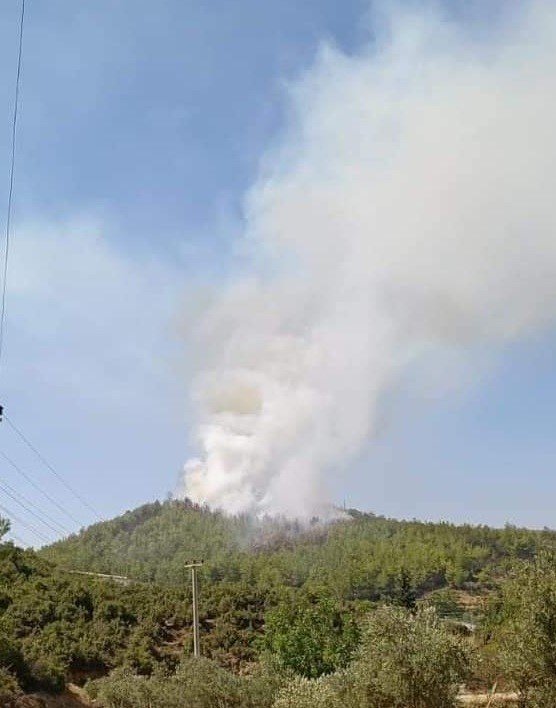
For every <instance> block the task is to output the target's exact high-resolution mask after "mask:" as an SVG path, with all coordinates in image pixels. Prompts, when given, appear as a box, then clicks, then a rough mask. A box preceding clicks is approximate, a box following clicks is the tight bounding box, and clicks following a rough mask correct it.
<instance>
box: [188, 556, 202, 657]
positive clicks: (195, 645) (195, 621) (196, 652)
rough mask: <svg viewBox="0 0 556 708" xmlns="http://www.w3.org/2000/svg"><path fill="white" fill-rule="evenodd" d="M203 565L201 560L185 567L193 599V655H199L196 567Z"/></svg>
mask: <svg viewBox="0 0 556 708" xmlns="http://www.w3.org/2000/svg"><path fill="white" fill-rule="evenodd" d="M202 565H203V561H202V560H200V561H193V562H192V563H188V564H187V565H186V566H185V567H186V568H191V595H192V599H193V656H201V645H200V641H199V585H198V583H197V568H200V567H201V566H202Z"/></svg>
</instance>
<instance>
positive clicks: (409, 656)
mask: <svg viewBox="0 0 556 708" xmlns="http://www.w3.org/2000/svg"><path fill="white" fill-rule="evenodd" d="M469 664H470V655H469V651H468V650H467V648H466V646H465V644H464V643H463V642H462V640H461V639H459V638H457V637H454V636H453V635H452V634H450V632H449V631H448V630H447V629H446V628H445V627H444V626H443V624H442V623H441V621H440V620H439V619H438V617H437V615H436V613H435V611H434V609H432V608H420V609H418V610H417V611H416V612H415V613H414V614H413V613H411V612H409V611H407V610H405V609H403V608H394V607H384V608H380V609H378V610H377V611H376V612H374V613H373V614H372V615H371V616H370V617H369V620H368V623H367V626H366V627H365V630H364V632H363V636H362V642H361V647H360V649H359V652H358V654H357V657H356V659H355V660H354V661H353V662H352V663H351V664H350V666H348V667H347V668H346V669H345V670H343V671H339V672H337V673H335V674H332V675H330V676H323V677H321V678H319V679H317V680H312V681H311V680H307V679H297V680H296V681H295V682H293V683H291V684H290V685H289V686H287V687H286V688H284V689H283V690H282V691H281V692H280V694H279V696H278V698H277V700H276V702H275V708H305V707H306V708H309V707H310V708H450V707H451V706H455V699H456V695H457V689H458V684H459V683H461V681H462V680H463V679H464V678H465V676H466V675H467V672H468V670H469Z"/></svg>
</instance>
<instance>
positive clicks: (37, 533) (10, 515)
mask: <svg viewBox="0 0 556 708" xmlns="http://www.w3.org/2000/svg"><path fill="white" fill-rule="evenodd" d="M0 509H2V511H3V512H4V513H5V514H7V515H8V518H9V519H10V520H11V519H15V520H16V521H17V523H18V524H21V525H22V526H23V528H25V529H27V531H30V532H31V533H34V534H35V536H36V537H37V538H40V539H41V540H42V541H44V542H45V543H50V542H51V541H50V539H49V538H47V537H46V536H45V535H44V534H43V533H42V532H41V531H37V529H36V528H34V527H33V526H31V524H28V523H27V522H26V521H23V519H20V518H19V516H17V514H14V513H13V511H10V510H9V509H8V508H6V507H5V506H2V504H0Z"/></svg>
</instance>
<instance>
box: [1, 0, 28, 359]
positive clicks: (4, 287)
mask: <svg viewBox="0 0 556 708" xmlns="http://www.w3.org/2000/svg"><path fill="white" fill-rule="evenodd" d="M24 20H25V0H21V16H20V20H19V49H18V53H17V75H16V80H15V96H14V111H13V120H12V153H11V163H10V187H9V191H8V211H7V215H6V246H5V251H4V269H3V274H4V276H3V281H2V305H1V307H0V365H1V362H2V353H3V350H4V325H5V319H6V291H7V286H8V262H9V254H10V227H11V220H12V201H13V192H14V174H15V148H16V138H17V113H18V108H19V83H20V79H21V57H22V50H23V25H24Z"/></svg>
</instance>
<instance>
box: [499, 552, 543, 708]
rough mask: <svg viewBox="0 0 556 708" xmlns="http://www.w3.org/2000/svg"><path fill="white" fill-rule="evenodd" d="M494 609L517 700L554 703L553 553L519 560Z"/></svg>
mask: <svg viewBox="0 0 556 708" xmlns="http://www.w3.org/2000/svg"><path fill="white" fill-rule="evenodd" d="M493 612H494V614H495V621H494V625H495V627H494V629H493V632H494V635H495V640H496V641H497V643H498V646H499V649H500V659H501V666H502V669H503V671H504V673H505V675H506V676H507V677H508V678H509V679H510V680H512V681H513V683H514V685H515V687H516V688H517V689H518V690H519V692H520V706H523V707H524V708H525V707H526V708H548V707H549V706H556V555H555V554H554V553H553V552H551V551H550V552H542V553H540V554H539V555H538V557H537V558H536V559H535V560H534V561H533V562H532V563H527V564H525V563H524V564H521V565H520V566H518V567H517V568H516V570H515V572H514V574H513V577H512V578H511V579H510V580H508V581H507V582H506V583H505V584H504V585H503V586H502V590H501V594H500V596H499V598H498V599H497V601H496V603H495V605H494V608H493ZM496 625H497V626H496Z"/></svg>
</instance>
